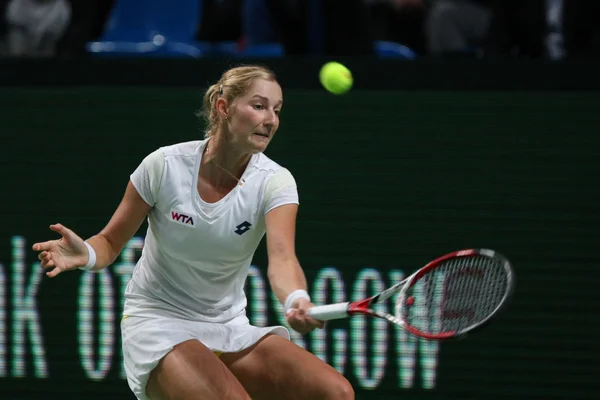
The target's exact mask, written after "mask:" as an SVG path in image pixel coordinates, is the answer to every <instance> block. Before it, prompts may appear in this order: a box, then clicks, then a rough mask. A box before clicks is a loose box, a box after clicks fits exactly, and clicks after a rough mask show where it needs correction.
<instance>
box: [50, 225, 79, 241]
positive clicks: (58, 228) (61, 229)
mask: <svg viewBox="0 0 600 400" xmlns="http://www.w3.org/2000/svg"><path fill="white" fill-rule="evenodd" d="M50 229H51V230H53V231H54V232H57V233H59V234H60V235H61V236H63V237H64V238H65V239H71V238H73V236H75V233H74V232H73V231H72V230H70V229H69V228H67V227H66V226H64V225H63V224H53V225H50Z"/></svg>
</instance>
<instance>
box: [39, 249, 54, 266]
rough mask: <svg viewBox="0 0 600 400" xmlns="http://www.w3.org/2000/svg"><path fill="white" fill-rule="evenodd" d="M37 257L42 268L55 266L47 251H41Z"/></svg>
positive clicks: (50, 254)
mask: <svg viewBox="0 0 600 400" xmlns="http://www.w3.org/2000/svg"><path fill="white" fill-rule="evenodd" d="M38 259H39V260H40V261H41V264H40V265H41V266H42V268H49V267H54V266H55V263H54V260H53V259H52V253H50V252H48V251H42V252H41V253H40V254H38Z"/></svg>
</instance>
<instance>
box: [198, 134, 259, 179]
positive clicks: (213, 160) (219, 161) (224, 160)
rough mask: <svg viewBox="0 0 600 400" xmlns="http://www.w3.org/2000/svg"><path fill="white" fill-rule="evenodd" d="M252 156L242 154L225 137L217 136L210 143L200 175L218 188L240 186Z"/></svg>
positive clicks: (207, 146)
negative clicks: (232, 185)
mask: <svg viewBox="0 0 600 400" xmlns="http://www.w3.org/2000/svg"><path fill="white" fill-rule="evenodd" d="M251 156H252V155H251V154H248V153H243V152H241V151H240V150H239V149H238V148H237V147H236V146H235V145H234V144H232V143H231V142H230V141H228V140H227V139H226V138H224V137H223V135H215V136H213V137H211V138H210V140H209V141H208V143H207V145H206V148H205V153H204V156H203V157H202V165H203V167H204V173H203V171H202V169H201V172H200V174H201V175H203V176H204V177H206V178H207V179H209V180H210V181H211V182H212V183H213V184H215V185H217V186H230V185H231V184H238V183H239V182H240V179H241V176H242V174H243V173H244V170H245V169H246V166H247V165H248V162H249V161H250V157H251Z"/></svg>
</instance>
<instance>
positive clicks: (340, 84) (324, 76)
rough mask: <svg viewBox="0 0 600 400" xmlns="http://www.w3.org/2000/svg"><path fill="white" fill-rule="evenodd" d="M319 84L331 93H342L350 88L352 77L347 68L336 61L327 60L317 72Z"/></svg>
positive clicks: (352, 81)
mask: <svg viewBox="0 0 600 400" xmlns="http://www.w3.org/2000/svg"><path fill="white" fill-rule="evenodd" d="M319 80H320V81H321V85H323V87H324V88H325V89H327V90H328V91H329V92H331V93H333V94H344V93H346V92H347V91H348V90H350V89H351V88H352V84H353V83H354V78H352V73H351V72H350V70H349V69H348V68H346V67H345V66H344V65H342V64H340V63H338V62H334V61H331V62H328V63H327V64H325V65H323V66H322V67H321V71H320V72H319Z"/></svg>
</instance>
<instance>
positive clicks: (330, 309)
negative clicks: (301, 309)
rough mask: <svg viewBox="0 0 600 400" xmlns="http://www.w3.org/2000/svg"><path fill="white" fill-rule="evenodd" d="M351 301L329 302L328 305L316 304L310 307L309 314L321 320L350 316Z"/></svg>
mask: <svg viewBox="0 0 600 400" xmlns="http://www.w3.org/2000/svg"><path fill="white" fill-rule="evenodd" d="M349 305H350V303H348V302H346V303H336V304H328V305H326V306H315V307H311V308H309V309H308V315H309V316H310V317H312V318H314V319H318V320H319V321H329V320H330V319H341V318H346V317H348V306H349Z"/></svg>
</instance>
